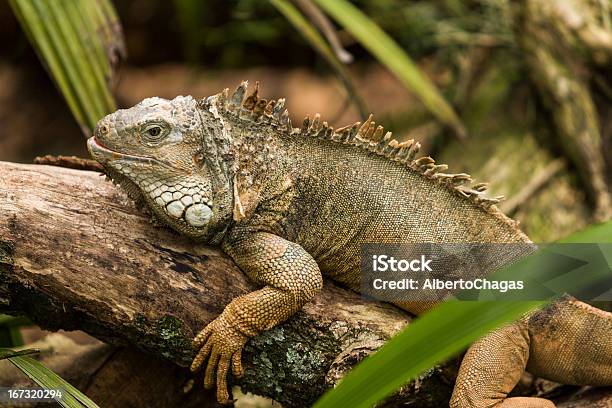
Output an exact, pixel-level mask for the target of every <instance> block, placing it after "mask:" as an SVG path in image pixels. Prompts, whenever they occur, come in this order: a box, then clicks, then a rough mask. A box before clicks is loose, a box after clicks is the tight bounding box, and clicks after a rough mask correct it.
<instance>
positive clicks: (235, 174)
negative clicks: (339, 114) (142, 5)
mask: <svg viewBox="0 0 612 408" xmlns="http://www.w3.org/2000/svg"><path fill="white" fill-rule="evenodd" d="M257 91H258V90H257V87H256V88H255V90H254V92H253V93H252V94H251V95H249V96H246V83H242V84H241V85H240V86H239V87H238V88H237V90H236V91H235V92H234V93H233V94H231V95H230V93H229V91H228V90H227V89H226V90H225V91H223V92H221V93H220V94H218V95H215V96H211V97H208V98H206V99H203V100H199V101H196V100H195V99H193V98H192V97H189V96H187V97H183V96H179V97H177V98H175V99H173V100H171V101H170V100H165V99H161V98H148V99H145V100H143V101H142V102H141V103H139V104H138V105H136V106H134V107H132V108H130V109H127V110H119V111H117V112H115V113H113V114H111V115H108V116H107V117H105V118H104V119H102V120H101V121H100V122H99V123H98V126H97V128H96V130H95V133H94V136H93V137H92V138H90V139H89V141H88V146H89V150H90V152H91V154H92V156H93V157H94V158H95V159H97V160H98V161H99V162H100V163H102V164H103V165H104V167H105V168H106V169H107V172H108V174H109V175H110V176H111V177H112V178H113V179H114V180H115V181H117V182H119V183H120V184H121V185H122V186H123V187H124V188H125V189H126V190H127V192H128V193H129V194H130V196H131V197H132V198H134V199H135V200H137V201H139V202H141V203H142V204H144V205H145V206H146V207H147V208H148V209H149V210H150V211H151V212H152V213H153V214H154V216H155V217H156V218H158V219H160V220H161V221H162V222H163V223H165V224H167V225H169V226H171V227H172V228H174V229H175V230H177V231H178V232H180V233H183V234H186V235H188V236H190V237H192V238H194V239H197V240H200V241H202V242H206V243H209V244H217V245H221V247H222V248H223V250H224V251H225V252H226V253H227V254H228V255H229V256H231V257H232V258H233V259H234V261H235V262H236V263H237V264H238V266H240V268H241V269H242V270H243V271H244V272H245V273H246V274H247V275H248V276H249V277H250V278H251V279H252V280H253V281H255V282H256V283H258V284H259V285H261V287H262V288H261V289H260V290H257V291H255V292H252V293H249V294H247V295H244V296H241V297H238V298H236V299H234V300H233V301H232V302H231V303H230V304H229V305H228V306H227V307H226V308H225V310H224V311H223V313H222V314H221V315H220V316H219V317H217V318H216V319H215V320H214V321H213V322H211V323H210V324H209V325H208V326H207V327H206V328H204V330H202V331H201V332H200V333H199V334H198V335H197V337H196V338H195V340H194V344H195V346H196V347H197V348H199V353H198V354H197V356H196V357H195V359H194V361H193V364H192V369H193V370H197V369H199V368H200V366H201V365H202V364H203V363H204V362H205V361H207V365H206V369H205V379H204V382H205V386H206V387H207V388H210V387H213V386H214V385H215V383H216V385H217V398H218V399H219V401H221V402H228V400H229V394H228V391H227V383H226V377H227V373H228V371H230V370H231V371H232V372H233V374H234V375H236V376H239V375H241V373H242V366H241V351H242V348H243V346H244V344H245V343H246V341H247V340H248V338H249V337H252V336H255V335H257V334H258V333H260V332H261V331H263V330H266V329H269V328H271V327H273V326H275V325H277V324H279V323H280V322H282V321H284V320H286V319H287V318H289V317H290V316H291V315H293V314H294V313H296V312H297V311H298V310H299V309H300V308H301V307H302V306H303V305H304V304H305V303H306V302H308V301H309V300H310V299H312V298H313V296H315V294H316V293H317V292H318V291H319V289H320V288H321V286H322V282H323V275H325V276H328V277H330V278H332V279H334V280H336V281H339V282H342V283H344V284H346V285H348V286H349V287H351V288H353V289H354V290H359V288H360V261H361V260H360V250H361V245H362V244H363V243H398V242H399V243H422V242H439V243H449V242H492V243H495V242H529V239H528V238H527V236H526V235H525V234H523V233H522V232H521V231H520V230H519V229H518V227H517V223H516V222H514V221H512V220H510V219H509V218H507V217H506V216H504V215H503V214H502V213H501V212H500V211H499V210H497V208H496V207H495V205H494V204H495V203H496V202H497V201H498V200H497V199H493V198H488V197H486V196H485V195H484V190H485V186H484V185H483V184H476V185H472V186H467V185H466V184H467V183H468V182H470V181H471V180H470V177H469V176H468V175H466V174H447V173H444V172H443V171H444V170H445V168H446V167H445V166H443V165H436V164H435V162H434V161H433V160H432V159H431V158H429V157H421V158H415V156H416V154H417V152H418V148H419V145H418V143H415V142H413V141H408V142H404V143H398V142H397V141H396V140H393V139H392V138H391V134H390V133H386V134H385V133H384V130H383V128H382V127H381V126H376V124H375V123H374V122H373V121H372V117H370V118H369V119H368V120H367V121H366V122H365V123H363V124H360V123H356V124H354V125H352V126H347V127H344V128H342V129H336V130H334V129H332V128H331V127H330V126H328V125H327V123H325V122H322V121H321V120H320V118H319V116H318V115H317V116H315V118H314V119H313V120H310V119H308V118H307V119H305V120H304V123H303V125H302V127H301V129H296V128H293V127H292V125H291V122H290V120H289V115H288V112H287V111H286V110H285V109H284V100H283V99H279V100H277V101H269V102H268V101H266V100H264V99H260V98H259V97H258V95H257ZM399 306H400V307H403V308H404V309H406V310H408V311H410V312H413V313H416V314H419V313H421V312H423V311H424V310H426V309H427V308H429V307H430V306H431V305H430V304H424V303H416V302H415V303H403V304H399ZM611 334H612V317H611V315H610V314H608V313H606V312H602V311H599V310H597V309H594V308H592V307H590V306H588V305H585V304H583V303H580V302H578V301H575V300H565V301H562V302H557V303H555V304H553V305H552V306H550V307H548V308H546V309H544V310H542V311H540V312H536V313H534V314H532V315H530V316H526V317H524V318H523V319H521V320H519V321H517V322H516V323H514V324H512V325H509V326H507V327H504V328H502V329H500V330H498V331H495V332H493V333H491V334H489V335H488V336H486V337H485V338H483V339H481V340H480V341H478V342H477V343H475V344H474V345H473V346H472V347H471V348H470V350H469V351H468V353H467V354H466V357H465V358H464V360H463V363H462V366H461V369H460V373H459V376H458V378H457V383H456V386H455V390H454V393H453V397H452V400H451V406H453V407H492V406H496V407H497V406H499V407H509V408H519V407H552V406H554V405H553V404H552V403H551V402H550V401H548V400H544V399H540V398H506V396H507V394H508V393H509V392H510V391H511V390H512V388H513V387H514V386H515V384H516V383H517V382H518V380H519V378H520V376H521V374H522V373H523V371H524V370H525V369H526V368H527V369H528V370H530V371H532V372H533V373H534V374H536V375H538V376H542V377H545V378H549V379H552V380H555V381H558V382H563V383H571V384H595V385H603V384H605V385H612V337H611Z"/></svg>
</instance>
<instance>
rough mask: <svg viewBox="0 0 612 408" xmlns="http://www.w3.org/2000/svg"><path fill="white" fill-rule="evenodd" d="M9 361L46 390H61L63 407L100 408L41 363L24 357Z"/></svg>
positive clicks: (12, 358) (60, 402)
mask: <svg viewBox="0 0 612 408" xmlns="http://www.w3.org/2000/svg"><path fill="white" fill-rule="evenodd" d="M24 351H25V350H24ZM17 353H19V352H17ZM9 361H10V362H11V363H13V364H14V365H15V366H16V367H17V368H19V369H20V370H21V371H22V372H23V373H24V374H25V375H27V376H28V377H29V378H30V379H31V380H32V381H34V382H35V383H36V384H38V385H39V386H41V387H43V388H45V389H61V390H62V399H61V400H58V401H57V402H58V403H59V404H60V405H61V406H62V407H66V408H83V407H87V408H99V407H98V406H97V405H96V404H95V403H94V402H93V401H92V400H90V399H89V398H88V397H87V396H86V395H85V394H83V393H82V392H81V391H79V390H77V389H76V388H75V387H73V386H72V385H71V384H70V383H68V382H67V381H66V380H64V379H63V378H61V377H60V376H59V375H57V374H55V373H54V372H53V371H51V370H49V369H48V368H47V367H45V366H44V365H43V364H42V363H41V362H40V361H37V360H35V359H33V358H31V357H28V356H24V355H20V356H15V357H9Z"/></svg>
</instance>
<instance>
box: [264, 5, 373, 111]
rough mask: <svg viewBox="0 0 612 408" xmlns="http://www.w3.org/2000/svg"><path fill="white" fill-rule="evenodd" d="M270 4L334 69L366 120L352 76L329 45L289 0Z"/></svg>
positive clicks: (361, 101)
mask: <svg viewBox="0 0 612 408" xmlns="http://www.w3.org/2000/svg"><path fill="white" fill-rule="evenodd" d="M270 3H272V5H273V6H274V7H276V9H277V10H278V11H279V12H280V13H281V14H283V15H284V16H285V18H286V19H287V20H288V21H289V22H290V23H291V24H292V25H293V26H294V27H295V28H296V30H298V31H299V33H300V34H301V35H302V37H304V39H305V40H306V41H308V43H309V44H310V46H311V47H312V48H314V49H315V51H317V52H318V53H319V54H320V55H321V56H322V57H323V58H324V59H325V61H327V63H328V64H329V65H330V66H331V67H332V68H333V69H334V71H335V72H336V75H338V77H339V78H340V80H341V81H342V84H343V85H344V87H345V88H346V90H347V92H348V94H349V96H350V98H351V100H352V101H353V102H354V103H355V105H356V106H357V109H358V110H359V113H360V115H361V116H362V117H363V118H364V119H365V117H366V116H367V115H368V111H367V108H366V106H365V103H364V102H363V100H362V99H361V97H360V96H359V93H358V92H357V90H356V88H355V85H354V84H353V82H352V81H351V79H350V75H349V74H348V72H347V71H346V69H345V68H344V65H343V64H342V62H341V61H340V60H339V59H338V57H337V56H336V54H335V53H334V51H333V50H332V49H331V47H330V46H329V44H328V43H327V42H326V41H325V40H324V39H323V37H322V36H321V35H320V34H319V32H318V31H317V29H316V28H315V27H314V26H313V25H312V24H310V22H308V20H306V19H305V18H304V16H302V14H301V13H300V12H299V11H298V10H297V9H296V8H295V7H294V6H293V5H292V4H291V3H290V2H289V1H287V0H270Z"/></svg>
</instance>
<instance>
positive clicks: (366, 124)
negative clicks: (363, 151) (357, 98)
mask: <svg viewBox="0 0 612 408" xmlns="http://www.w3.org/2000/svg"><path fill="white" fill-rule="evenodd" d="M373 118H374V115H372V114H370V116H368V120H366V121H365V122H363V125H361V127H359V130H358V131H357V136H358V137H359V138H361V139H362V140H366V139H367V137H366V134H367V133H368V130H369V129H370V124H371V123H372V119H373Z"/></svg>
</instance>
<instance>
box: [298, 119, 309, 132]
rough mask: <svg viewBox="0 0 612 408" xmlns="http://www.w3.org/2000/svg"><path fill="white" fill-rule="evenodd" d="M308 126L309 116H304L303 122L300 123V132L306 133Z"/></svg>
mask: <svg viewBox="0 0 612 408" xmlns="http://www.w3.org/2000/svg"><path fill="white" fill-rule="evenodd" d="M309 126H310V116H306V117H305V118H304V121H302V128H301V130H300V131H301V132H302V133H303V134H306V133H308V127H309Z"/></svg>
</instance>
